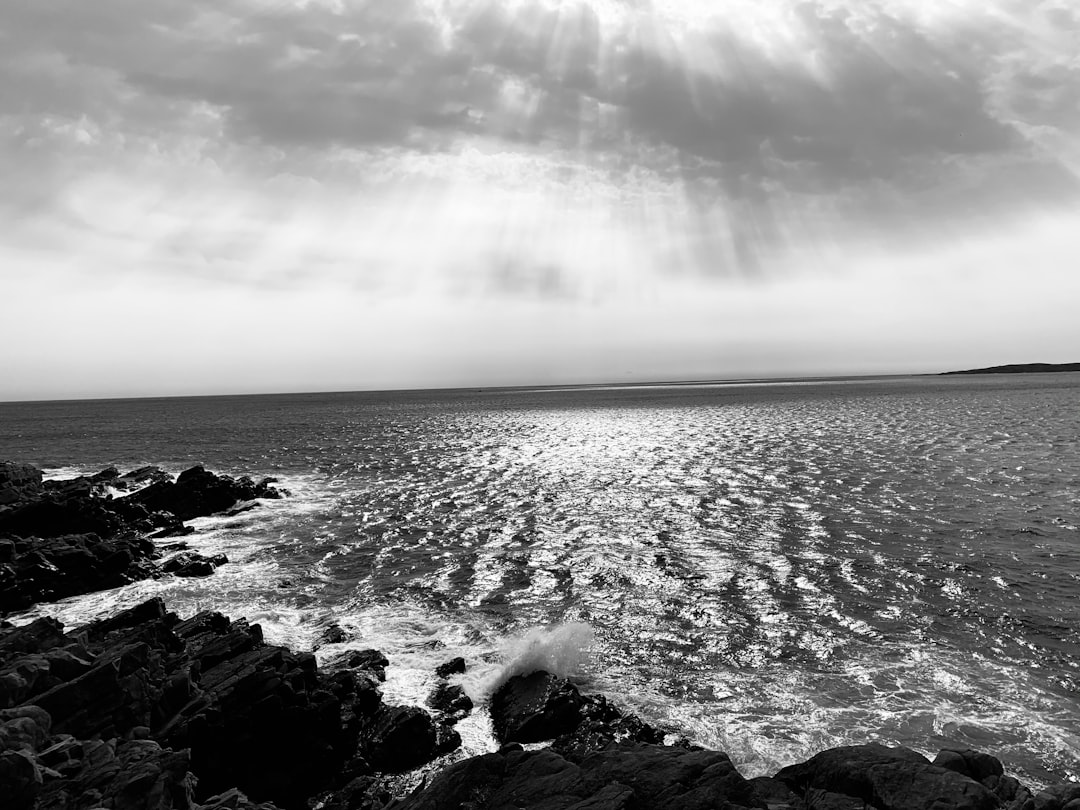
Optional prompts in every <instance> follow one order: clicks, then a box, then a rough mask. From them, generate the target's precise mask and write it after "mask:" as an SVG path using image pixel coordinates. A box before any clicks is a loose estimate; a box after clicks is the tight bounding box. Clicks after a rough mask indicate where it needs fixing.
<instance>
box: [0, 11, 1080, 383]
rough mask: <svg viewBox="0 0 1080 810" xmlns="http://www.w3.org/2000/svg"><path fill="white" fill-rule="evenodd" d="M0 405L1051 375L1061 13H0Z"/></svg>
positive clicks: (1066, 116) (1075, 127) (1071, 215)
mask: <svg viewBox="0 0 1080 810" xmlns="http://www.w3.org/2000/svg"><path fill="white" fill-rule="evenodd" d="M0 234H2V235H0V347H2V348H0V400H5V399H6V400H18V399H53V398H71V397H76V398H78V397H108V396H150V395H179V394H212V393H245V392H250V393H259V392H280V391H329V390H362V389H386V388H427V387H456V386H470V387H471V386H480V385H533V384H562V383H579V382H635V381H637V382H640V381H648V380H675V379H705V378H739V377H770V376H804V375H805V376H814V375H828V374H862V373H909V372H931V371H942V370H946V369H950V368H971V367H977V366H985V365H995V364H1000V363H1011V362H1075V361H1077V360H1080V317H1078V316H1077V309H1078V304H1080V264H1078V261H1080V259H1078V257H1080V6H1078V5H1077V4H1076V3H1075V2H1074V0H970V2H969V0H808V1H806V2H803V1H801V0H798V1H796V0H273V1H271V0H94V2H86V0H47V2H46V1H43V0H4V2H3V3H0Z"/></svg>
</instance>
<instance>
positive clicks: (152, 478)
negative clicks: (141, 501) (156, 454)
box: [112, 466, 172, 489]
mask: <svg viewBox="0 0 1080 810" xmlns="http://www.w3.org/2000/svg"><path fill="white" fill-rule="evenodd" d="M162 481H172V476H171V475H169V474H168V473H167V472H165V470H163V469H161V468H160V467H153V466H147V467H139V468H138V469H134V470H131V471H130V472H126V473H124V474H123V475H121V476H120V477H118V478H116V479H113V481H112V486H114V487H115V488H117V489H137V488H139V487H142V486H146V485H147V484H156V483H160V482H162Z"/></svg>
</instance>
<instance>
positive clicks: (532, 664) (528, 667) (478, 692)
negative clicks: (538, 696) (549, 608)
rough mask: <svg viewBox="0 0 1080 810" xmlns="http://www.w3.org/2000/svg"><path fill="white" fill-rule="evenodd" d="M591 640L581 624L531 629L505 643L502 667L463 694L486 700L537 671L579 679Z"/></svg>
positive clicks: (589, 628) (585, 625)
mask: <svg viewBox="0 0 1080 810" xmlns="http://www.w3.org/2000/svg"><path fill="white" fill-rule="evenodd" d="M595 638H596V636H595V634H594V633H593V629H592V627H590V626H589V625H587V624H585V623H584V622H567V623H566V624H556V625H551V626H549V627H534V628H532V629H531V630H529V631H527V632H526V633H524V634H522V635H518V636H514V637H512V638H511V639H509V640H508V642H507V643H506V645H505V646H504V647H503V651H502V656H501V657H502V658H503V660H505V661H506V663H505V664H504V665H503V666H502V667H501V668H500V669H497V670H495V671H494V672H493V673H489V674H488V675H487V676H486V677H485V678H484V679H483V680H482V681H481V682H480V683H478V684H474V685H472V687H473V688H472V689H470V688H469V686H470V685H466V690H468V691H470V692H471V693H472V692H475V696H478V697H486V696H487V695H490V694H492V693H493V692H495V690H496V689H498V688H499V687H500V686H502V685H503V684H504V683H506V682H507V681H508V680H510V679H511V678H513V677H514V676H515V675H528V674H529V673H532V672H536V671H537V670H544V671H545V672H550V673H552V674H553V675H559V676H561V677H570V676H573V675H580V674H581V673H582V671H583V666H584V663H585V661H586V659H587V658H588V655H589V650H590V649H591V648H592V644H593V641H594V640H595Z"/></svg>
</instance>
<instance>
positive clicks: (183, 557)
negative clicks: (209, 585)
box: [161, 551, 229, 577]
mask: <svg viewBox="0 0 1080 810" xmlns="http://www.w3.org/2000/svg"><path fill="white" fill-rule="evenodd" d="M228 561H229V558H228V557H226V556H225V555H224V554H214V555H213V556H210V557H206V556H204V555H202V554H198V553H196V552H194V551H182V552H180V553H179V554H177V555H176V556H174V557H171V558H169V559H168V560H166V561H165V562H164V563H163V564H162V566H161V570H162V571H164V572H165V573H166V574H175V575H176V576H178V577H206V576H209V575H210V574H212V573H214V571H215V570H217V568H218V566H220V565H224V564H225V563H227V562H228Z"/></svg>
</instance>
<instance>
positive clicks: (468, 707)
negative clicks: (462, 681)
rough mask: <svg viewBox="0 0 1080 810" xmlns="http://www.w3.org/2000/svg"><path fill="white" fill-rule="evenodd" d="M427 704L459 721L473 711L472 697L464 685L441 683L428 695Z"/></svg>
mask: <svg viewBox="0 0 1080 810" xmlns="http://www.w3.org/2000/svg"><path fill="white" fill-rule="evenodd" d="M427 705H428V706H430V707H431V708H433V709H435V710H436V711H438V712H442V713H443V714H445V715H447V716H448V717H449V718H450V719H452V720H454V721H457V720H460V719H461V718H462V717H465V716H466V715H467V714H468V713H469V712H471V711H472V707H473V702H472V699H471V698H470V697H469V696H468V695H466V694H465V689H464V687H462V686H450V685H449V684H446V683H440V684H437V685H436V686H435V688H434V689H433V690H432V691H431V694H430V695H428V699H427Z"/></svg>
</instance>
